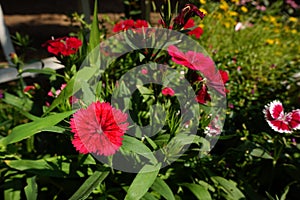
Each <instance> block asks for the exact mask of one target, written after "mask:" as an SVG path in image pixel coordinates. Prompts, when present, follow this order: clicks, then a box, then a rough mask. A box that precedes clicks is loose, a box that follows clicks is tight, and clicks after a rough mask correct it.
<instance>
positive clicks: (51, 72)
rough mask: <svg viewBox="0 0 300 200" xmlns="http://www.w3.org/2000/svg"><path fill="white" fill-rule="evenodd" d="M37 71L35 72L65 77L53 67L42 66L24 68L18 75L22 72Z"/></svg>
mask: <svg viewBox="0 0 300 200" xmlns="http://www.w3.org/2000/svg"><path fill="white" fill-rule="evenodd" d="M27 72H28V73H37V74H46V75H55V76H58V77H61V78H65V77H64V76H63V75H60V74H58V73H56V71H55V70H54V69H51V68H43V69H25V70H23V71H22V72H21V73H19V74H18V75H19V76H20V75H22V74H23V73H27Z"/></svg>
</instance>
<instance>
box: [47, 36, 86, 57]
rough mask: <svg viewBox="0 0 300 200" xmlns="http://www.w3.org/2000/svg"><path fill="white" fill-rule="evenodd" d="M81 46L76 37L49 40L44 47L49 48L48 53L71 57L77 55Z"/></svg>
mask: <svg viewBox="0 0 300 200" xmlns="http://www.w3.org/2000/svg"><path fill="white" fill-rule="evenodd" d="M81 45H82V42H81V40H79V39H78V38H76V37H63V38H57V39H53V40H48V41H47V42H45V43H44V44H43V45H42V46H43V47H47V50H48V52H49V53H52V54H54V55H56V56H58V55H63V56H69V55H71V54H74V53H76V52H77V51H78V49H79V47H81Z"/></svg>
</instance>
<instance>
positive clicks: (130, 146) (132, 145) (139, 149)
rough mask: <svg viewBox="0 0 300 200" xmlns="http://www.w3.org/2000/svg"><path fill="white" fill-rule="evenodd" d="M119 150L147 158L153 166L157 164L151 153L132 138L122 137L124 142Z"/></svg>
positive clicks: (142, 144)
mask: <svg viewBox="0 0 300 200" xmlns="http://www.w3.org/2000/svg"><path fill="white" fill-rule="evenodd" d="M121 148H122V149H123V150H125V151H127V152H132V153H136V154H138V155H142V156H144V157H145V158H148V159H149V160H150V162H151V163H153V164H155V163H157V159H156V158H155V156H154V155H153V152H152V151H151V150H150V149H149V148H148V147H147V146H146V145H145V144H144V143H142V142H141V141H140V140H138V139H136V138H134V137H130V136H127V135H124V140H123V144H122V147H121Z"/></svg>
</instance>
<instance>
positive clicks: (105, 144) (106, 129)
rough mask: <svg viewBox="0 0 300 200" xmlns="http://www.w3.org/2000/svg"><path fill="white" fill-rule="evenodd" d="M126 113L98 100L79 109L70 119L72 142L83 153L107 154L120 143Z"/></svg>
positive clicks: (125, 128) (126, 125)
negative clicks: (72, 134)
mask: <svg viewBox="0 0 300 200" xmlns="http://www.w3.org/2000/svg"><path fill="white" fill-rule="evenodd" d="M126 120H127V114H125V113H122V112H121V110H118V109H115V108H113V107H112V106H111V105H110V104H109V103H101V102H99V101H97V102H94V103H92V104H91V105H89V106H88V107H87V108H86V109H80V110H78V111H77V112H76V113H75V114H73V118H72V119H71V121H70V126H71V132H73V133H74V138H73V141H72V144H73V145H74V147H75V148H76V150H77V151H79V152H80V153H83V154H87V153H95V154H97V155H104V156H109V155H113V154H115V153H116V151H117V150H119V148H120V146H121V145H122V140H123V138H122V136H123V135H124V133H125V131H126V130H127V129H128V123H127V122H126Z"/></svg>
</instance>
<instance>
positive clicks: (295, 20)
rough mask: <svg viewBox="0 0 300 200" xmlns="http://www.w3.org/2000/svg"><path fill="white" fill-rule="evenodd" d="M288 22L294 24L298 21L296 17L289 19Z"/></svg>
mask: <svg viewBox="0 0 300 200" xmlns="http://www.w3.org/2000/svg"><path fill="white" fill-rule="evenodd" d="M289 20H290V21H291V22H295V23H296V22H297V21H298V19H297V18H296V17H290V18H289Z"/></svg>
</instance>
